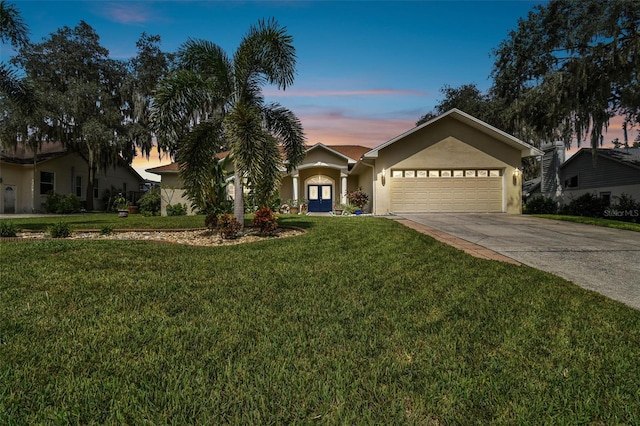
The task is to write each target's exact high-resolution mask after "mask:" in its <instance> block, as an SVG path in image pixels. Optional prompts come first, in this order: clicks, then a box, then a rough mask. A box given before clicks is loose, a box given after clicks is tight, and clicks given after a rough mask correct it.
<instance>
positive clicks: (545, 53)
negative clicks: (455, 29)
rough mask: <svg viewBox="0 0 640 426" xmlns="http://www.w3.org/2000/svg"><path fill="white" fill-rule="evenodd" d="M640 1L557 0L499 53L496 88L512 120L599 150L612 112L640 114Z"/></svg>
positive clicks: (544, 136)
mask: <svg viewBox="0 0 640 426" xmlns="http://www.w3.org/2000/svg"><path fill="white" fill-rule="evenodd" d="M639 26H640V2H638V1H628V0H582V1H569V0H551V1H550V2H548V3H546V4H544V5H540V6H536V7H535V8H534V9H533V10H532V11H531V12H530V13H529V15H528V16H527V18H526V19H521V20H520V21H519V22H518V27H517V29H516V30H514V31H512V32H511V33H510V35H509V38H508V39H506V40H505V41H503V42H502V43H501V44H500V46H499V47H498V48H497V49H496V51H495V52H494V54H495V56H496V60H495V64H494V69H493V73H492V76H493V78H494V87H493V89H492V90H493V92H494V93H495V95H496V96H498V97H499V98H501V99H503V100H504V101H505V103H506V104H507V105H510V111H509V112H508V115H509V117H510V120H511V127H513V128H515V129H520V130H521V132H520V133H526V132H524V130H527V131H528V132H529V133H530V135H531V136H532V137H533V138H539V139H541V140H564V141H565V143H566V144H567V145H569V144H570V143H571V140H572V139H573V138H574V137H577V141H578V144H580V143H581V142H582V141H583V140H585V139H589V141H590V145H591V147H592V148H593V150H594V151H595V150H596V149H597V147H598V146H599V145H600V143H601V140H602V134H603V132H604V131H606V129H607V127H608V125H609V122H610V119H611V118H612V117H614V116H622V117H623V118H624V122H625V123H626V124H625V126H627V127H628V126H632V125H634V124H637V123H638V122H639V121H640V28H639Z"/></svg>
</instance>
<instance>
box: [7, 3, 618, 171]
mask: <svg viewBox="0 0 640 426" xmlns="http://www.w3.org/2000/svg"><path fill="white" fill-rule="evenodd" d="M13 3H14V4H15V5H16V6H17V8H18V9H19V10H20V12H21V13H22V16H23V18H24V20H25V21H26V23H27V25H28V26H29V29H30V31H31V34H30V37H31V40H32V41H33V42H40V41H42V39H43V38H46V37H48V35H49V34H50V33H52V32H54V31H56V30H57V29H58V28H60V27H62V26H65V25H66V26H70V27H73V26H75V25H77V24H78V22H79V21H80V20H84V21H85V22H87V23H88V24H89V25H91V26H92V27H93V28H94V29H95V30H96V31H97V33H98V34H99V35H100V39H101V43H102V45H103V46H105V47H106V48H107V49H109V52H110V56H111V57H112V58H120V59H125V58H129V57H131V56H133V55H135V53H136V52H135V43H136V41H137V40H138V38H139V37H140V34H141V33H142V32H147V33H148V34H158V35H160V36H161V38H162V49H163V50H164V51H169V52H174V51H176V50H177V48H178V47H179V46H180V45H181V44H182V43H183V42H185V41H186V40H187V39H188V38H194V39H204V40H209V41H212V42H214V43H217V44H219V45H220V46H221V47H222V48H223V49H225V51H226V52H227V53H229V54H232V53H233V52H234V51H235V49H236V48H237V46H238V44H239V42H240V40H241V38H242V36H244V35H245V34H246V32H247V31H248V29H249V27H250V25H252V24H255V23H256V22H257V21H258V20H260V19H263V18H264V19H268V18H272V17H273V18H275V19H276V20H277V21H278V22H279V23H280V24H281V25H284V26H286V27H287V31H288V32H289V34H291V35H292V36H293V37H294V46H295V48H296V52H297V56H298V67H297V76H296V80H295V83H294V85H293V86H291V87H290V88H289V89H287V90H286V92H279V91H277V90H275V89H273V88H266V90H265V97H266V99H267V100H268V101H276V102H279V103H281V104H283V105H284V106H285V107H287V108H289V109H291V110H292V111H293V112H294V113H296V115H297V116H298V117H299V118H300V119H301V121H302V124H303V126H304V129H305V132H306V136H307V142H308V143H309V144H314V143H316V142H322V143H324V144H327V145H333V144H358V145H364V146H369V147H374V146H377V145H379V144H381V143H383V142H385V141H387V140H389V139H391V138H392V137H394V136H397V135H398V134H400V133H403V132H405V131H407V130H409V129H410V128H412V127H413V126H414V125H415V122H416V121H417V120H418V119H419V118H420V117H421V116H422V115H423V114H425V113H427V112H429V111H430V110H432V109H433V107H434V106H435V104H436V103H437V101H438V100H439V99H441V98H442V95H441V93H440V89H441V88H442V87H443V86H444V85H450V86H453V87H456V86H459V85H462V84H466V83H476V84H477V85H478V87H479V88H480V89H482V90H486V89H488V88H489V86H490V85H491V80H490V73H491V69H492V65H493V57H492V55H491V52H492V49H494V48H496V47H498V45H499V43H500V42H501V41H502V40H504V39H505V38H507V36H508V33H509V31H510V30H512V29H515V28H516V25H517V21H518V18H521V17H526V15H527V13H528V12H529V11H530V10H531V9H532V8H533V7H534V6H535V5H536V4H540V3H542V2H539V1H524V0H521V1H395V2H391V1H349V2H341V1H340V2H339V1H317V2H315V1H262V2H254V1H127V2H108V1H104V2H102V1H100V2H99V1H15V2H13ZM11 54H12V52H11V51H9V49H8V48H7V46H3V51H2V60H3V61H5V60H7V59H8V57H9V56H10V55H11ZM605 138H606V139H607V140H610V139H611V138H609V137H605ZM169 161H170V160H169V159H166V158H165V159H162V160H160V161H159V160H158V155H157V154H156V155H153V156H152V158H151V162H147V161H146V160H145V161H141V159H136V161H135V162H134V167H135V168H136V170H138V171H139V172H142V171H143V170H144V169H145V168H149V167H153V166H155V165H158V164H166V163H168V162H169ZM143 176H145V177H148V178H149V177H150V178H152V179H155V180H158V179H159V177H158V176H156V175H148V174H143Z"/></svg>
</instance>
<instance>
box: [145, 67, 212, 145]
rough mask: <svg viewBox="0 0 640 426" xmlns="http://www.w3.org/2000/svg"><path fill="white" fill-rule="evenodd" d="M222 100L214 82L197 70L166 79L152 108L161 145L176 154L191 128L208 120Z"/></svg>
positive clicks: (154, 130)
mask: <svg viewBox="0 0 640 426" xmlns="http://www.w3.org/2000/svg"><path fill="white" fill-rule="evenodd" d="M221 102H224V101H223V100H221V99H220V98H218V97H217V96H216V93H215V88H213V87H211V83H210V82H209V81H208V80H205V79H203V78H202V76H200V75H199V74H197V73H194V72H191V71H188V70H179V71H177V72H176V73H174V74H173V75H172V76H171V77H169V78H166V79H164V80H163V81H162V82H161V83H160V85H159V87H158V90H157V93H156V97H155V99H154V101H153V104H152V105H151V108H150V119H151V124H152V125H151V127H152V130H153V132H154V133H155V134H156V136H157V137H158V144H159V147H160V148H161V149H163V150H165V151H169V152H171V153H172V154H175V152H176V148H177V144H178V142H179V141H180V140H181V138H182V137H183V136H184V135H185V134H186V133H187V132H188V131H189V129H190V127H191V126H193V125H194V124H197V123H198V122H199V121H200V120H203V119H204V120H206V119H208V118H209V116H210V115H211V111H212V110H214V109H215V107H214V106H215V105H218V104H219V103H221Z"/></svg>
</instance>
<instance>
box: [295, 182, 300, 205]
mask: <svg viewBox="0 0 640 426" xmlns="http://www.w3.org/2000/svg"><path fill="white" fill-rule="evenodd" d="M299 178H300V176H299V175H294V176H293V199H294V200H298V179H299ZM296 202H297V203H298V204H299V201H296Z"/></svg>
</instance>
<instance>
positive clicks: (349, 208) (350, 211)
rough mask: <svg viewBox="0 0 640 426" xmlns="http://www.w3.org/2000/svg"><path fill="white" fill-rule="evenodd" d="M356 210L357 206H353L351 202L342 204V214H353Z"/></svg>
mask: <svg viewBox="0 0 640 426" xmlns="http://www.w3.org/2000/svg"><path fill="white" fill-rule="evenodd" d="M356 210H358V207H357V206H354V205H353V204H348V203H347V204H345V205H344V211H343V214H345V215H347V216H348V215H351V214H354V213H355V212H356Z"/></svg>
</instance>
